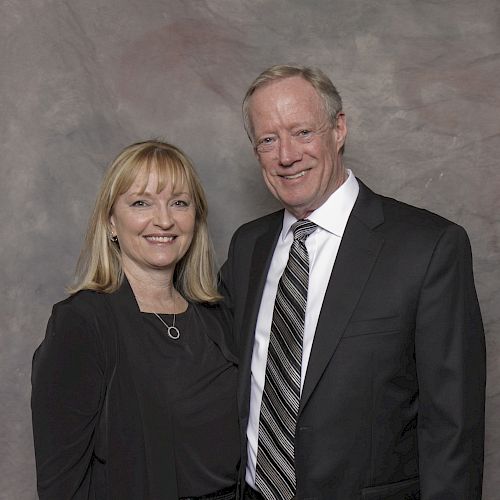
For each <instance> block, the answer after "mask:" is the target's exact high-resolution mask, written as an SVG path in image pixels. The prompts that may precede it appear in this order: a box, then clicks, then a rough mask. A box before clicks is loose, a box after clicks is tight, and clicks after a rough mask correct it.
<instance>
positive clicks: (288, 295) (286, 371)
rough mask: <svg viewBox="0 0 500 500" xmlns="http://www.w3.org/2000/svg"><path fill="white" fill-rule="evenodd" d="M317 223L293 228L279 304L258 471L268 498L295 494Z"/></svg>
mask: <svg viewBox="0 0 500 500" xmlns="http://www.w3.org/2000/svg"><path fill="white" fill-rule="evenodd" d="M316 227H317V226H316V224H314V223H313V222H311V221H309V220H299V221H297V222H296V223H295V224H294V225H293V226H292V228H293V237H294V241H293V243H292V247H291V248H290V255H289V257H288V262H287V265H286V267H285V270H284V271H283V274H282V276H281V278H280V281H279V284H278V290H277V293H276V299H275V302H274V312H273V320H272V324H271V334H270V338H269V349H268V353H267V365H266V378H265V384H264V392H263V395H262V405H261V408H260V421H259V438H258V449H257V467H256V473H255V485H256V487H257V488H258V489H259V490H260V492H261V493H262V495H263V496H264V497H265V498H266V499H267V500H290V499H291V498H292V497H293V496H294V495H295V489H296V480H295V466H294V456H295V452H294V440H295V427H296V423H297V414H298V411H299V402H300V371H301V365H302V339H303V335H304V319H305V311H306V304H307V287H308V281H309V256H308V253H307V248H306V245H305V240H306V239H307V237H308V236H309V235H310V234H311V233H312V232H313V231H314V230H315V229H316Z"/></svg>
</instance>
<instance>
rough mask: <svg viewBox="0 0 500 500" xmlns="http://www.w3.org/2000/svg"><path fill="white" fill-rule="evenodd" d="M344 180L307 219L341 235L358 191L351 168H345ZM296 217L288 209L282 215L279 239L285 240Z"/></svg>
mask: <svg viewBox="0 0 500 500" xmlns="http://www.w3.org/2000/svg"><path fill="white" fill-rule="evenodd" d="M347 173H348V177H347V179H346V181H345V182H344V183H343V184H342V185H341V186H340V187H339V188H338V189H337V190H336V191H334V192H333V193H332V194H331V195H330V197H329V198H328V199H327V200H326V201H325V203H323V205H321V206H320V207H319V208H317V209H316V210H315V211H314V212H313V213H312V214H311V215H310V216H309V217H308V218H307V219H308V220H310V221H311V222H314V223H315V224H317V225H318V226H319V227H321V228H322V229H324V230H326V231H328V232H329V233H332V234H334V235H336V236H339V237H342V235H343V234H344V230H345V227H346V225H347V220H348V219H349V215H350V214H351V210H352V207H353V206H354V203H355V202H356V198H357V197H358V193H359V184H358V181H357V180H356V177H355V176H354V174H353V173H352V171H351V170H349V169H348V170H347ZM297 220H298V219H297V218H296V217H295V216H294V215H292V214H291V213H290V212H289V211H288V210H285V213H284V215H283V228H282V230H281V239H282V240H285V239H286V238H287V236H288V233H289V232H290V230H291V227H292V225H293V224H295V222H297Z"/></svg>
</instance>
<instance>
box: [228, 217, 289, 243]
mask: <svg viewBox="0 0 500 500" xmlns="http://www.w3.org/2000/svg"><path fill="white" fill-rule="evenodd" d="M282 220H283V210H278V211H276V212H273V213H271V214H267V215H264V216H263V217H259V218H258V219H254V220H251V221H249V222H246V223H245V224H242V225H241V226H240V227H239V228H238V229H237V230H236V231H235V233H234V236H233V238H239V237H243V236H249V237H251V236H252V235H258V234H261V233H262V232H263V231H266V230H267V229H269V228H270V227H274V226H276V225H279V224H280V222H281V221H282Z"/></svg>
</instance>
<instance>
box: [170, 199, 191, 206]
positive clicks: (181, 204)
mask: <svg viewBox="0 0 500 500" xmlns="http://www.w3.org/2000/svg"><path fill="white" fill-rule="evenodd" d="M173 205H174V207H189V203H188V202H187V201H185V200H175V201H174V202H173Z"/></svg>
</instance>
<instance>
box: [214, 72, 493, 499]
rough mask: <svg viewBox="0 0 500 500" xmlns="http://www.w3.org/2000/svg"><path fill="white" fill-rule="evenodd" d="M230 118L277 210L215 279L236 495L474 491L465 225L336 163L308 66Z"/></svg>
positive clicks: (340, 132) (333, 137) (477, 476)
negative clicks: (230, 366)
mask: <svg viewBox="0 0 500 500" xmlns="http://www.w3.org/2000/svg"><path fill="white" fill-rule="evenodd" d="M243 113H244V120H245V126H246V130H247V133H248V135H249V137H250V139H251V141H252V144H253V147H254V150H255V154H256V156H257V159H258V161H259V163H260V166H261V169H262V173H263V176H264V180H265V182H266V184H267V187H268V188H269V190H270V191H271V193H272V194H273V195H274V196H275V197H276V198H277V199H278V200H279V201H280V202H281V204H282V205H283V208H284V210H281V211H279V212H277V213H274V214H271V215H268V216H266V217H263V218H261V219H258V220H255V221H253V222H250V223H248V224H245V225H244V226H242V227H241V228H239V229H238V231H236V233H235V235H234V236H233V239H232V241H231V246H230V250H229V257H228V260H227V262H226V263H225V264H224V266H223V268H222V271H221V277H222V284H223V288H224V293H225V295H226V298H227V301H228V303H229V305H230V307H231V308H232V311H233V314H234V335H235V338H236V341H237V345H238V347H239V350H240V384H239V408H240V419H241V425H242V441H243V443H244V444H243V446H242V474H241V476H242V477H241V490H242V497H243V498H250V499H259V498H266V499H286V500H290V499H291V498H294V499H308V500H312V499H325V500H326V499H328V500H351V499H371V500H373V499H380V500H382V499H383V500H403V499H417V498H420V499H422V500H475V499H480V498H481V482H482V465H483V436H484V388H485V352H484V334H483V327H482V322H481V315H480V311H479V306H478V302H477V297H476V292H475V288H474V282H473V275H472V263H471V254H470V246H469V241H468V238H467V235H466V233H465V231H464V230H463V229H462V228H461V227H460V226H457V225H456V224H453V223H452V222H449V221H447V220H445V219H443V218H441V217H439V216H437V215H435V214H432V213H430V212H427V211H425V210H421V209H418V208H415V207H411V206H408V205H406V204H403V203H401V202H398V201H396V200H393V199H390V198H386V197H383V196H379V195H377V194H375V193H373V192H372V191H370V190H369V189H368V188H367V187H366V186H365V185H364V184H363V183H362V182H361V181H359V180H357V179H356V178H355V177H354V175H353V173H352V172H351V171H350V170H347V169H346V168H345V167H344V164H343V159H342V152H343V148H344V144H345V140H346V135H347V124H346V118H345V115H344V113H343V112H342V102H341V99H340V96H339V94H338V93H337V90H336V89H335V87H334V86H333V84H332V82H331V81H330V80H329V79H328V78H327V77H326V76H325V75H324V74H323V73H322V72H321V71H318V70H312V69H310V68H304V67H295V66H275V67H272V68H270V69H268V70H266V71H264V72H263V73H262V74H261V75H260V76H259V77H258V78H257V79H256V80H255V81H254V83H253V84H252V85H251V87H250V89H249V90H248V92H247V94H246V97H245V100H244V103H243Z"/></svg>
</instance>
